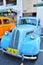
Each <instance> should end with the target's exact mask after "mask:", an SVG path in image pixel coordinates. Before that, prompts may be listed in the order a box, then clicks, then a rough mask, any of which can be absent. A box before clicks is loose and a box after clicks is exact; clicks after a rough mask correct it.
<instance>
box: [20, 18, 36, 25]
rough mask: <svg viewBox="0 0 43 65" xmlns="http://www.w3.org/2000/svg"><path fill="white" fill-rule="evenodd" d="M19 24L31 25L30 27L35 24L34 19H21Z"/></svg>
mask: <svg viewBox="0 0 43 65" xmlns="http://www.w3.org/2000/svg"><path fill="white" fill-rule="evenodd" d="M20 22H21V24H31V25H36V24H37V20H36V19H21V20H20Z"/></svg>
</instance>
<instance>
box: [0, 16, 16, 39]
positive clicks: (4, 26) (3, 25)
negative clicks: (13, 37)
mask: <svg viewBox="0 0 43 65" xmlns="http://www.w3.org/2000/svg"><path fill="white" fill-rule="evenodd" d="M15 27H16V21H15V20H13V19H11V18H8V17H4V16H0V38H2V36H3V35H4V33H5V31H11V30H12V29H13V28H15Z"/></svg>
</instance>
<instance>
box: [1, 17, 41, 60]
mask: <svg viewBox="0 0 43 65" xmlns="http://www.w3.org/2000/svg"><path fill="white" fill-rule="evenodd" d="M18 22H20V23H19V25H17V27H16V28H14V29H13V30H12V32H7V33H6V34H5V35H4V36H3V37H2V40H1V47H2V51H3V52H4V53H7V54H10V55H13V56H17V57H20V58H22V59H23V58H24V59H31V60H34V59H37V58H38V54H39V51H40V34H41V27H40V21H39V19H38V18H36V17H22V18H20V19H19V20H18Z"/></svg>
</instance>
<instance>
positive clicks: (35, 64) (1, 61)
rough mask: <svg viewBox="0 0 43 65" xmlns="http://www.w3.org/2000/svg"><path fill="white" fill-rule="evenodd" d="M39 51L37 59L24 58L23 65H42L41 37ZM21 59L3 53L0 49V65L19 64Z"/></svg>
mask: <svg viewBox="0 0 43 65" xmlns="http://www.w3.org/2000/svg"><path fill="white" fill-rule="evenodd" d="M41 50H42V51H41V52H40V54H39V57H38V60H37V61H29V60H24V65H43V38H41ZM20 64H21V59H20V58H16V57H13V56H10V55H4V54H3V53H2V51H0V65H20Z"/></svg>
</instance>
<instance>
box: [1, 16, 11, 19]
mask: <svg viewBox="0 0 43 65" xmlns="http://www.w3.org/2000/svg"><path fill="white" fill-rule="evenodd" d="M0 19H11V18H9V17H5V16H0Z"/></svg>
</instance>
